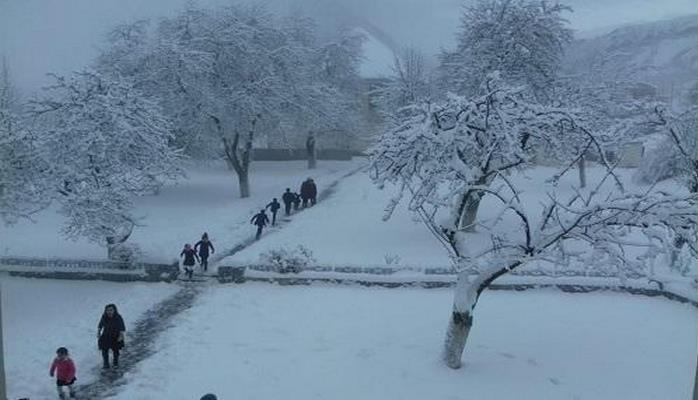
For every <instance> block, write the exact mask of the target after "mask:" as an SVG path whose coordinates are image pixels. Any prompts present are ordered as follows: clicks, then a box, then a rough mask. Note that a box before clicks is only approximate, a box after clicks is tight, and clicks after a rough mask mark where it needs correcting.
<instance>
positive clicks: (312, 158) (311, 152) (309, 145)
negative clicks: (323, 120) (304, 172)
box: [305, 133, 317, 169]
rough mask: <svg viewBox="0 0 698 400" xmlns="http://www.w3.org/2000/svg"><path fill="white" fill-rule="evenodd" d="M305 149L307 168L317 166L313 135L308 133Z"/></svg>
mask: <svg viewBox="0 0 698 400" xmlns="http://www.w3.org/2000/svg"><path fill="white" fill-rule="evenodd" d="M305 149H306V150H307V152H308V169H315V168H316V167H317V152H316V150H315V135H314V134H313V133H310V134H308V139H307V140H306V141H305Z"/></svg>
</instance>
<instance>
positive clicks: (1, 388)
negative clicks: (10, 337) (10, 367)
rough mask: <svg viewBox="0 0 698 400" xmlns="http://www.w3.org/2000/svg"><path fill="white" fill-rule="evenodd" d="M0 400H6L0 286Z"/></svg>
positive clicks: (0, 292)
mask: <svg viewBox="0 0 698 400" xmlns="http://www.w3.org/2000/svg"><path fill="white" fill-rule="evenodd" d="M0 400H7V387H6V386H5V347H4V345H3V343H2V284H0Z"/></svg>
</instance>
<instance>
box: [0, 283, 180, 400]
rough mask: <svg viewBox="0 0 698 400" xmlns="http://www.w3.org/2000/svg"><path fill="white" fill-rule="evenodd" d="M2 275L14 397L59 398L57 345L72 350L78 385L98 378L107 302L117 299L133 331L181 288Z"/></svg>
mask: <svg viewBox="0 0 698 400" xmlns="http://www.w3.org/2000/svg"><path fill="white" fill-rule="evenodd" d="M1 278H2V282H1V284H2V295H3V298H2V301H3V303H2V306H3V309H2V312H3V315H2V318H3V328H4V335H5V336H4V345H5V357H6V359H5V369H6V373H7V384H8V387H7V390H8V396H9V397H8V398H10V399H18V398H21V397H27V398H30V399H32V400H34V399H37V400H39V399H53V398H55V397H56V381H55V379H54V378H50V377H49V376H48V370H49V367H50V365H51V362H52V361H53V358H54V357H55V356H56V349H57V348H58V347H67V348H68V349H69V350H70V353H71V357H72V358H73V360H74V361H75V363H76V366H77V369H78V385H82V384H86V383H88V382H91V381H94V380H96V379H98V374H99V372H98V371H99V367H100V366H101V363H102V358H101V353H100V352H99V350H98V349H97V338H96V337H95V335H96V333H97V323H98V322H99V318H100V317H101V316H102V312H103V311H104V306H105V305H107V304H109V303H116V304H117V306H118V307H119V313H120V314H122V315H123V317H124V320H125V322H126V329H127V330H128V331H130V330H133V329H134V327H135V324H136V321H137V320H138V319H140V318H141V317H142V316H143V314H144V313H145V312H146V310H148V309H150V308H151V307H152V306H153V305H154V304H157V303H159V302H160V301H162V300H163V299H165V298H167V297H170V296H172V295H173V294H175V293H176V292H177V291H178V290H179V289H180V288H179V286H176V285H168V284H164V283H162V284H152V283H147V284H146V283H129V284H120V283H111V282H100V281H91V282H86V281H66V280H48V279H24V278H11V277H7V276H2V277H1ZM130 340H131V338H130V337H129V336H128V333H127V337H126V345H127V349H126V350H125V353H124V360H123V361H124V362H125V361H126V360H125V358H126V357H128V356H129V354H128V353H129V352H131V351H132V349H130V348H128V346H129V341H130ZM133 351H135V349H133Z"/></svg>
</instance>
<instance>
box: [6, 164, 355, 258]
mask: <svg viewBox="0 0 698 400" xmlns="http://www.w3.org/2000/svg"><path fill="white" fill-rule="evenodd" d="M363 164H365V160H364V159H362V158H355V159H354V160H353V161H320V162H318V168H317V169H315V170H308V169H307V163H306V162H304V161H287V162H267V161H257V162H254V163H253V165H252V171H251V172H250V182H251V188H252V196H251V197H249V198H246V199H241V198H240V196H239V193H238V189H237V178H236V176H235V174H234V172H233V171H229V170H228V169H227V167H226V166H225V165H223V164H222V163H220V164H219V163H216V164H212V165H211V166H198V167H191V168H188V170H187V178H186V179H184V180H181V181H179V182H177V183H175V184H172V185H168V186H166V187H164V188H163V189H162V190H161V192H160V194H158V195H154V196H147V197H143V198H139V199H137V204H136V212H135V214H136V215H137V216H139V217H141V224H142V225H143V226H139V227H137V228H136V229H135V230H134V232H133V235H132V237H131V238H130V239H129V241H130V242H132V243H137V244H138V245H139V246H140V247H141V249H142V250H143V252H144V253H145V256H146V258H148V259H149V260H151V261H157V262H171V261H173V260H175V259H177V258H178V256H179V252H180V251H181V249H182V247H183V245H184V243H191V244H194V243H195V242H196V241H198V240H199V238H200V237H201V234H202V233H203V232H208V233H209V236H210V238H211V240H212V242H213V244H214V245H215V246H216V250H219V249H220V250H221V251H225V250H227V249H230V248H232V247H233V246H234V245H235V244H237V243H239V242H241V241H243V240H245V239H247V238H249V237H252V236H254V228H253V227H252V226H251V225H250V218H252V216H253V215H254V214H255V213H257V212H259V210H260V209H262V208H263V207H264V206H266V205H267V204H268V203H269V202H270V201H271V199H272V198H274V197H276V198H278V199H279V201H281V194H282V193H283V191H284V190H285V189H286V188H287V187H288V188H291V190H292V191H299V190H300V189H299V188H300V184H301V182H302V181H304V180H305V179H307V178H308V177H309V176H310V177H313V179H314V180H315V182H316V183H317V185H318V191H322V190H323V189H325V187H326V186H327V185H329V184H331V183H332V182H334V181H336V180H337V179H340V178H341V177H342V176H344V175H346V174H347V173H348V172H350V171H353V170H355V169H357V168H359V167H360V166H361V165H363ZM34 220H35V222H34V223H33V222H29V221H23V222H21V223H19V224H16V225H13V226H9V227H7V226H2V225H0V237H2V243H1V244H0V254H2V255H12V256H32V257H66V258H79V259H85V258H88V259H103V258H105V257H106V250H105V248H104V247H102V246H99V245H97V244H94V243H90V242H87V241H85V240H83V239H79V238H78V240H75V241H73V240H69V239H66V238H65V237H63V236H62V235H61V227H62V223H63V217H62V216H61V215H60V214H58V213H57V211H56V210H55V209H49V210H46V211H44V212H42V213H39V214H38V215H36V216H34Z"/></svg>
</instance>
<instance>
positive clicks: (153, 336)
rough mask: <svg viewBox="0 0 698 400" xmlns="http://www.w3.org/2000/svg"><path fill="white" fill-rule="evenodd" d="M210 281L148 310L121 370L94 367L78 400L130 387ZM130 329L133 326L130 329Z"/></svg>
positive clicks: (188, 286)
mask: <svg viewBox="0 0 698 400" xmlns="http://www.w3.org/2000/svg"><path fill="white" fill-rule="evenodd" d="M364 168H365V167H363V166H362V167H360V168H356V169H354V170H352V171H350V172H348V173H346V174H344V175H342V176H340V177H339V178H338V179H336V180H335V181H333V182H332V183H331V184H329V185H328V186H327V187H326V188H325V189H324V190H322V191H321V192H320V193H319V194H318V204H321V202H322V201H323V200H325V199H327V198H329V197H330V196H332V195H333V194H334V193H335V192H336V190H337V187H338V186H339V183H340V182H341V181H343V180H344V179H346V178H348V177H350V176H352V175H354V174H356V173H358V172H359V171H361V170H363V169H364ZM316 207H317V205H316ZM303 211H305V209H302V210H299V211H297V212H296V213H294V215H295V214H297V213H300V212H303ZM290 222H292V220H291V221H287V222H284V221H283V220H281V221H280V223H279V220H277V227H276V229H275V230H274V231H278V230H279V229H282V228H283V226H285V225H287V224H289V223H290ZM267 235H268V234H266V235H264V236H262V238H261V239H260V240H264V238H265V237H266V236H267ZM255 242H256V240H255V239H254V237H250V238H249V239H247V240H244V241H242V242H241V243H238V244H237V245H236V246H235V247H233V248H232V249H230V250H228V251H226V252H224V253H223V254H221V255H218V257H216V258H211V263H212V264H213V263H215V262H218V261H219V260H221V259H223V258H224V257H228V256H232V255H234V254H236V253H238V252H240V251H242V250H244V249H245V248H247V247H249V246H250V245H252V244H253V243H255ZM207 282H210V281H208V280H205V281H204V283H200V282H199V283H197V282H181V283H180V285H181V286H182V288H181V289H180V290H179V291H177V293H175V294H174V295H172V296H170V297H169V298H167V299H165V300H164V301H162V302H160V303H158V304H156V305H155V306H153V307H152V308H151V309H150V310H148V311H146V312H145V314H144V315H143V317H142V318H141V319H140V320H138V322H137V323H136V325H135V328H132V329H128V332H127V335H126V347H125V348H124V349H123V351H122V356H121V358H120V359H119V368H117V369H110V370H107V371H102V370H101V369H100V368H98V367H97V368H94V372H95V375H96V376H98V379H96V380H95V381H92V382H89V383H87V384H84V385H80V386H78V387H77V395H78V398H79V399H90V400H98V399H105V398H107V397H110V396H114V395H115V394H117V393H118V391H119V389H120V388H121V387H122V386H125V385H127V384H128V377H127V376H126V375H127V374H128V373H129V372H132V371H134V370H135V368H136V366H137V365H138V363H139V362H141V361H143V360H145V359H147V358H148V357H150V356H151V355H153V354H154V353H155V343H156V341H157V340H158V337H159V335H160V334H161V333H162V332H164V331H165V330H167V329H168V328H170V327H172V326H173V323H172V321H173V319H174V318H175V317H176V316H177V315H179V314H180V313H182V312H184V311H186V310H188V309H190V308H191V307H192V306H193V305H194V303H195V301H196V299H197V298H198V296H199V295H200V294H201V293H202V292H203V291H204V289H205V288H206V287H207V286H208V284H207ZM127 322H128V321H127ZM127 328H129V327H128V326H127ZM96 346H97V339H96V338H95V347H96ZM95 357H97V358H100V357H101V355H99V353H98V351H95ZM100 365H101V363H100Z"/></svg>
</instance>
